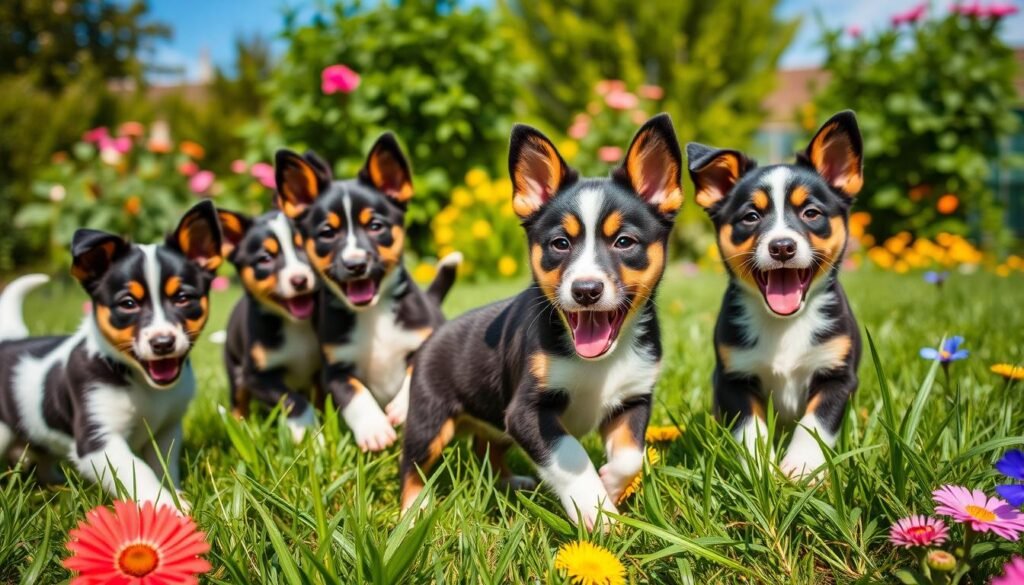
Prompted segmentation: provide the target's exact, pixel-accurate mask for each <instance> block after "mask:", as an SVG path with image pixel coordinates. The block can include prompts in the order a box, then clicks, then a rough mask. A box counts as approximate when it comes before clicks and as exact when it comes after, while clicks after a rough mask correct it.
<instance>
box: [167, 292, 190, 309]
mask: <svg viewBox="0 0 1024 585" xmlns="http://www.w3.org/2000/svg"><path fill="white" fill-rule="evenodd" d="M171 302H172V303H174V304H175V305H176V306H179V307H183V306H185V305H187V304H189V303H191V302H192V297H191V296H189V295H188V293H185V292H182V291H180V290H179V291H178V292H176V293H174V296H173V297H171Z"/></svg>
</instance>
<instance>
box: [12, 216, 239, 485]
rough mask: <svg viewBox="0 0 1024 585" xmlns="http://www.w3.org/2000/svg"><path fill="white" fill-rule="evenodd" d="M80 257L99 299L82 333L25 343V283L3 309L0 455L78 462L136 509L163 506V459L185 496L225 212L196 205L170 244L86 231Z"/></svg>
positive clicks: (79, 271)
mask: <svg viewBox="0 0 1024 585" xmlns="http://www.w3.org/2000/svg"><path fill="white" fill-rule="evenodd" d="M71 254H72V257H73V263H72V269H71V273H72V275H73V276H74V277H75V278H76V279H77V280H78V281H79V282H80V283H81V284H82V286H83V287H84V288H85V290H86V292H87V293H88V294H89V297H90V299H91V300H92V312H91V313H90V314H89V315H88V316H87V317H86V318H85V319H84V321H83V322H82V326H81V327H80V328H79V329H78V331H77V332H75V333H74V334H72V335H70V336H54V337H29V338H24V335H25V327H24V324H23V320H22V317H21V297H22V296H23V295H24V293H25V292H26V288H28V287H25V286H21V285H19V282H20V283H24V282H25V281H24V280H22V281H15V282H14V283H12V284H11V285H10V286H9V287H8V289H7V290H6V291H5V292H4V294H3V296H2V298H0V307H2V308H3V311H4V312H3V315H0V319H2V320H0V338H2V339H4V341H2V342H0V453H7V452H8V450H9V449H10V448H11V447H12V446H13V445H14V444H15V443H23V444H27V445H28V446H29V447H30V448H32V449H34V450H39V451H43V452H44V453H46V454H48V455H49V456H52V457H55V458H61V459H67V460H70V461H71V462H72V463H73V464H74V466H75V467H76V468H77V470H78V471H79V473H81V474H82V475H83V476H85V477H86V478H88V479H90V480H92V481H95V482H98V483H100V484H101V485H102V486H103V488H104V489H105V490H106V491H107V492H108V493H109V494H111V495H116V494H117V488H116V486H117V482H120V483H121V484H122V485H123V486H124V487H125V488H126V489H127V490H128V493H129V494H131V495H132V496H133V497H134V498H135V499H136V500H140V501H142V500H149V501H156V500H157V499H158V498H159V497H160V495H161V491H162V490H164V489H170V486H167V487H165V486H163V485H162V481H163V475H164V474H163V472H162V469H163V467H162V466H161V465H160V463H159V458H160V457H161V456H162V457H164V458H166V459H165V460H166V463H167V468H168V471H169V475H170V477H169V479H170V483H171V484H173V486H174V487H177V486H179V481H180V473H179V459H180V456H181V443H182V436H181V419H182V417H183V416H184V415H185V410H186V409H187V408H188V405H189V402H190V400H191V399H192V396H193V393H194V392H195V376H194V375H193V372H192V366H191V364H190V361H189V351H190V350H191V349H192V345H193V344H194V343H195V341H196V339H197V338H198V337H199V334H200V332H201V331H202V329H203V326H204V325H205V323H206V319H207V317H208V316H209V299H208V296H207V295H208V291H209V287H210V282H211V280H212V279H213V273H214V271H215V270H216V268H217V266H218V264H219V263H220V261H221V233H220V223H219V222H218V221H217V214H216V210H215V209H214V206H213V204H212V203H210V202H209V201H204V202H202V203H199V204H197V205H196V206H195V207H193V208H192V209H191V210H189V211H188V212H187V213H186V214H185V216H184V217H183V218H182V220H181V223H180V225H179V226H178V228H177V229H176V230H175V231H174V233H172V234H171V235H170V236H168V238H167V241H166V242H165V243H164V244H162V245H159V244H153V245H138V244H131V243H129V242H127V241H125V240H124V239H122V238H120V237H118V236H115V235H112V234H108V233H104V232H99V231H95V230H89V229H80V230H78V231H77V232H75V235H74V238H73V241H72V244H71ZM25 278H30V279H33V280H32V281H30V283H29V284H37V283H39V282H45V277H44V278H38V276H33V277H25ZM150 432H152V433H153V438H155V443H156V445H155V447H154V445H153V442H152V441H151V438H150ZM163 501H165V502H168V501H170V497H169V496H168V495H167V494H164V496H163Z"/></svg>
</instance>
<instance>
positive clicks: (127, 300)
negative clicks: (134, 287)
mask: <svg viewBox="0 0 1024 585" xmlns="http://www.w3.org/2000/svg"><path fill="white" fill-rule="evenodd" d="M117 308H119V309H121V310H122V311H129V312H133V311H137V310H138V309H139V303H138V301H136V300H135V299H134V298H133V297H124V298H123V299H121V300H120V301H118V302H117Z"/></svg>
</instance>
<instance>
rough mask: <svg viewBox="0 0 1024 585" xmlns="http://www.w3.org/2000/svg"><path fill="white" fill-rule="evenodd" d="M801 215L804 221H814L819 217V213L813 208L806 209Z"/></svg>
mask: <svg viewBox="0 0 1024 585" xmlns="http://www.w3.org/2000/svg"><path fill="white" fill-rule="evenodd" d="M802 215H803V218H804V219H805V220H806V221H814V220H816V219H818V218H819V217H821V211H820V210H819V209H817V208H815V207H808V208H807V209H805V210H804V212H803V214H802Z"/></svg>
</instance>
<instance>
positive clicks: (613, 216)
mask: <svg viewBox="0 0 1024 585" xmlns="http://www.w3.org/2000/svg"><path fill="white" fill-rule="evenodd" d="M620 228H622V212H620V211H618V210H616V211H613V212H611V213H609V214H608V217H606V218H604V223H603V224H602V225H601V233H603V234H604V236H605V237H606V238H610V237H612V236H614V235H615V234H617V233H619V229H620Z"/></svg>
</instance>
